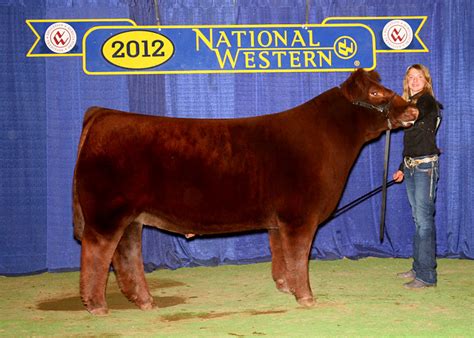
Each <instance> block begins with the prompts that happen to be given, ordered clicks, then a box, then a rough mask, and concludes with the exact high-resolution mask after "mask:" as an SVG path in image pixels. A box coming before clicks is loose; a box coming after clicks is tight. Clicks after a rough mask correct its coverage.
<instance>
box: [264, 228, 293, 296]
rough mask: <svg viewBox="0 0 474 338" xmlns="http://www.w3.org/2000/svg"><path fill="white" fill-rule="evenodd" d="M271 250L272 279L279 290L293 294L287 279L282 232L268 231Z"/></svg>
mask: <svg viewBox="0 0 474 338" xmlns="http://www.w3.org/2000/svg"><path fill="white" fill-rule="evenodd" d="M268 237H269V240H270V250H271V252H272V277H273V280H274V281H275V285H276V287H277V289H278V290H280V291H281V292H285V293H291V292H290V288H289V286H288V282H287V279H286V278H287V277H286V264H285V257H284V256H283V249H282V247H281V238H280V231H279V230H278V229H271V230H268Z"/></svg>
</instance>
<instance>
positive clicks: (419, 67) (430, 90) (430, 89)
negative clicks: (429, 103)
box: [402, 63, 434, 101]
mask: <svg viewBox="0 0 474 338" xmlns="http://www.w3.org/2000/svg"><path fill="white" fill-rule="evenodd" d="M411 69H416V70H419V71H421V73H422V74H423V76H424V77H425V80H426V83H425V88H424V89H423V90H422V92H423V93H430V94H431V96H433V97H434V93H433V83H432V81H431V74H430V71H429V69H428V68H427V67H425V66H423V65H421V64H418V63H416V64H414V65H411V66H410V67H408V68H407V70H406V72H405V77H404V78H403V95H402V97H403V98H404V99H405V100H407V101H408V99H409V98H410V88H408V72H409V71H410V70H411Z"/></svg>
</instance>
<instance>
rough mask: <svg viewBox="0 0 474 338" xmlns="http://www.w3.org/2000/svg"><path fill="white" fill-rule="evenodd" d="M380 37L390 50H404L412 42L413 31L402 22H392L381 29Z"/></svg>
mask: <svg viewBox="0 0 474 338" xmlns="http://www.w3.org/2000/svg"><path fill="white" fill-rule="evenodd" d="M382 37H383V41H384V42H385V44H386V45H387V46H388V47H390V48H391V49H397V50H400V49H405V48H407V47H408V46H409V45H410V43H411V42H412V41H413V30H412V29H411V27H410V25H409V24H407V23H406V22H405V21H403V20H392V21H389V22H388V23H387V24H386V25H385V27H384V28H383V31H382Z"/></svg>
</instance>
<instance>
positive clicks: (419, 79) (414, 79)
mask: <svg viewBox="0 0 474 338" xmlns="http://www.w3.org/2000/svg"><path fill="white" fill-rule="evenodd" d="M407 83H408V88H409V89H410V95H411V96H413V95H415V94H417V93H419V92H421V91H422V90H423V89H424V88H425V85H426V79H425V76H424V75H423V72H422V71H421V70H418V69H415V68H412V69H410V70H409V71H408V74H407Z"/></svg>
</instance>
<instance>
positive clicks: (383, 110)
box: [352, 95, 395, 129]
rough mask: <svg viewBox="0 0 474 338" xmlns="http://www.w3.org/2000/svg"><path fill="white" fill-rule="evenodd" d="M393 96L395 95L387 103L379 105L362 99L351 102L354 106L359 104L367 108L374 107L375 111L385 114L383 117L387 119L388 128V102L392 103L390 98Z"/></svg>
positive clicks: (389, 127)
mask: <svg viewBox="0 0 474 338" xmlns="http://www.w3.org/2000/svg"><path fill="white" fill-rule="evenodd" d="M394 97H395V95H394V96H392V97H391V98H390V100H389V101H388V102H387V103H385V104H381V105H378V106H377V105H375V104H372V103H367V102H364V101H354V102H352V104H354V105H356V106H359V107H363V108H367V109H375V110H376V111H378V112H380V113H383V114H385V118H386V119H387V126H388V129H392V122H390V118H389V117H388V110H389V108H390V104H391V103H392V100H393V98H394Z"/></svg>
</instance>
